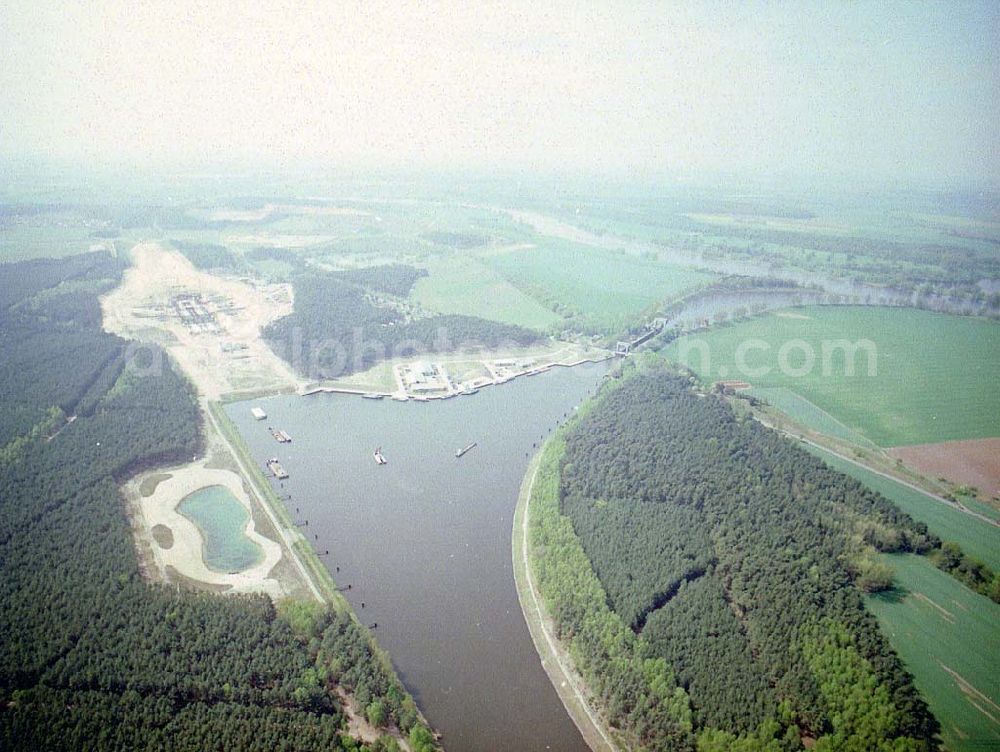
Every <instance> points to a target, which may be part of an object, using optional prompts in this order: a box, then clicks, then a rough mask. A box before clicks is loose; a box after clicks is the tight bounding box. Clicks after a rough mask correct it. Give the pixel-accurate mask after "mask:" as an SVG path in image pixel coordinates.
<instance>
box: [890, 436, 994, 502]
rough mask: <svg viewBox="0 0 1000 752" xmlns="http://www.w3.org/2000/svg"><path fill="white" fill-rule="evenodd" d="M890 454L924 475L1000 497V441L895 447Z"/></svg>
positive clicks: (968, 441) (954, 442)
mask: <svg viewBox="0 0 1000 752" xmlns="http://www.w3.org/2000/svg"><path fill="white" fill-rule="evenodd" d="M889 454H890V455H891V456H892V457H895V458H897V459H900V460H902V461H903V464H904V465H906V466H907V467H910V468H912V469H913V470H916V471H917V472H918V473H920V474H921V475H926V476H928V477H931V478H945V479H946V480H948V481H950V482H951V483H954V484H956V485H959V486H972V487H973V488H976V489H978V490H979V491H980V493H981V494H984V495H986V496H1000V438H992V439H968V440H964V441H942V442H939V443H936V444H916V445H913V446H902V447H894V448H892V449H890V450H889Z"/></svg>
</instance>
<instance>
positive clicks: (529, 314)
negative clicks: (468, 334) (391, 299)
mask: <svg viewBox="0 0 1000 752" xmlns="http://www.w3.org/2000/svg"><path fill="white" fill-rule="evenodd" d="M426 266H427V271H428V272H429V274H428V276H426V277H423V278H421V279H419V280H417V283H416V285H414V288H413V292H412V293H411V297H412V298H413V299H414V300H415V301H416V302H418V303H420V305H422V306H423V307H424V308H427V309H428V310H431V311H435V312H437V313H458V314H464V315H466V316H480V317H482V318H485V319H493V320H495V321H502V322H504V323H505V324H516V325H518V326H524V327H528V328H529V329H539V330H547V329H550V328H552V327H554V326H558V325H559V324H560V323H561V322H562V321H563V318H562V317H561V316H559V315H558V314H557V313H555V312H554V311H552V310H551V309H549V308H546V307H545V306H543V305H542V304H541V303H539V302H538V301H537V300H535V299H534V298H532V297H529V296H528V295H526V294H525V293H524V292H522V291H521V290H519V289H518V288H516V287H515V286H514V285H512V284H511V283H510V282H508V281H507V280H506V279H504V278H503V277H502V276H501V275H500V274H498V273H497V272H495V271H493V270H492V269H490V268H489V267H487V266H486V265H484V264H483V263H481V262H480V261H478V260H476V259H474V258H467V257H462V256H459V255H455V256H452V257H450V258H447V259H445V260H440V261H433V262H430V263H428V264H427V265H426Z"/></svg>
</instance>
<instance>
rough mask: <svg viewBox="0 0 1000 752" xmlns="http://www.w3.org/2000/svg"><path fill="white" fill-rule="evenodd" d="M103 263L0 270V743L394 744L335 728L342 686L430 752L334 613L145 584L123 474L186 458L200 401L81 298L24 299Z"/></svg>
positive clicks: (426, 739) (363, 643) (351, 627)
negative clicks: (0, 373)
mask: <svg viewBox="0 0 1000 752" xmlns="http://www.w3.org/2000/svg"><path fill="white" fill-rule="evenodd" d="M108 261H109V260H108V259H100V258H88V259H84V260H81V259H79V258H70V259H67V260H66V262H65V266H64V268H63V275H62V276H60V275H59V274H57V273H56V269H57V266H56V265H53V264H49V263H46V264H26V265H25V267H26V268H25V269H24V270H23V273H22V272H19V271H18V269H17V267H18V266H22V265H17V266H6V267H0V276H3V277H4V287H3V289H4V291H5V295H6V296H7V297H6V299H5V303H6V307H5V309H4V310H3V313H2V316H3V326H2V332H3V336H4V338H5V340H4V347H5V352H7V349H6V348H7V345H8V344H10V345H11V347H12V348H14V347H15V346H16V345H17V343H19V342H21V341H22V340H25V339H27V340H29V341H30V345H20V346H18V349H12V350H11V352H12V353H13V354H15V355H16V363H15V364H14V366H16V368H14V371H16V372H18V373H19V378H13V377H11V378H8V376H7V373H6V372H5V376H4V379H3V384H4V389H5V390H6V391H5V395H4V399H3V401H2V402H0V418H2V422H0V425H2V426H3V427H4V430H5V431H6V434H5V436H4V444H3V449H2V450H0V567H2V573H3V576H2V577H0V634H3V636H4V638H3V640H2V641H0V748H3V749H11V750H15V749H24V750H37V749H64V748H65V749H81V748H93V749H129V750H132V749H149V750H153V749H191V750H196V749H197V750H202V749H206V748H216V749H232V748H243V749H261V750H273V749H283V750H296V749H301V750H307V749H310V750H312V749H318V748H323V749H345V750H354V749H386V750H388V749H395V748H397V742H396V741H395V740H393V739H391V737H389V736H385V737H383V740H381V741H379V742H377V743H375V744H374V745H367V746H364V745H360V744H359V743H357V742H356V740H354V739H352V738H351V737H350V736H349V735H348V734H347V733H346V724H345V721H344V713H343V709H342V707H341V704H340V701H339V699H338V697H337V693H336V689H337V688H338V687H343V688H344V689H346V690H347V691H349V692H351V693H352V694H353V696H354V697H355V699H356V700H357V701H358V702H359V703H360V707H361V708H363V709H364V711H365V713H366V714H367V716H368V718H369V720H371V721H372V722H373V723H375V725H376V726H382V727H384V728H386V729H389V728H391V727H394V726H395V727H398V728H400V729H401V730H402V731H403V732H404V733H409V734H410V741H411V745H410V746H411V748H413V749H414V750H419V751H423V750H428V749H432V748H433V744H434V742H433V739H432V737H431V735H430V732H429V731H428V730H427V729H426V728H425V727H424V726H423V725H422V723H421V722H420V721H419V718H418V715H417V712H416V707H415V705H414V703H413V700H412V698H410V697H409V696H408V695H407V694H406V692H405V690H404V689H403V687H402V685H401V684H400V682H399V680H398V678H396V676H395V674H394V672H393V671H392V668H391V665H390V664H389V663H388V660H387V659H386V657H385V656H384V654H382V653H381V652H380V651H379V650H378V648H377V646H376V645H375V644H374V642H373V640H372V638H371V636H370V635H369V633H368V632H367V631H366V630H365V629H364V628H363V627H361V626H360V625H358V624H357V623H356V622H355V621H354V620H353V618H352V617H351V616H350V615H349V614H344V613H338V612H335V611H332V610H330V609H329V608H327V607H325V606H320V605H319V604H294V603H291V604H281V606H280V607H276V606H275V605H274V604H273V603H272V602H271V601H270V599H269V598H267V597H266V596H239V597H219V596H216V595H212V594H206V593H197V592H190V591H186V590H183V589H180V588H174V587H169V586H162V585H154V584H151V583H148V582H146V581H145V580H144V579H143V578H142V577H141V575H140V572H139V565H138V562H137V559H136V553H135V549H134V546H133V542H132V537H131V532H130V529H129V521H128V520H127V518H126V515H125V508H124V503H123V501H122V499H121V498H120V495H119V491H118V483H119V482H120V481H121V480H123V479H124V478H126V477H127V476H129V475H130V474H132V473H134V472H136V471H137V470H139V469H142V468H148V467H152V466H157V465H161V464H164V463H176V462H181V461H187V460H190V458H191V457H192V456H193V455H197V454H198V453H199V452H201V451H202V447H201V439H200V432H199V412H198V408H197V405H196V403H195V399H194V395H193V394H192V391H191V389H190V387H189V385H188V384H187V382H186V381H185V380H184V379H183V378H182V377H181V376H180V375H178V373H177V372H176V371H175V370H174V369H173V368H172V367H171V365H170V363H169V360H168V359H167V358H166V357H165V356H164V355H163V353H160V352H158V351H155V350H149V349H145V350H142V349H140V350H136V351H134V352H133V351H132V349H131V348H129V347H127V346H126V343H124V342H123V341H121V340H119V339H118V338H116V337H113V336H111V335H107V334H104V333H103V332H101V330H100V328H99V322H98V323H95V322H94V320H93V318H92V317H91V316H90V313H89V311H90V310H91V309H92V304H93V302H94V301H92V300H90V301H88V300H85V299H84V297H81V296H79V295H76V294H74V293H67V297H68V299H67V300H64V301H62V302H61V304H60V306H59V308H58V310H59V311H60V315H59V316H52V315H50V311H51V309H50V308H49V307H48V304H47V303H45V301H46V300H47V299H48V298H46V297H45V296H40V295H39V293H41V292H43V291H52V293H51V299H53V300H55V299H58V298H59V297H63V296H62V294H61V292H60V290H61V289H67V288H68V289H69V290H76V289H77V288H76V287H74V285H72V284H70V283H71V282H72V281H73V280H78V279H80V277H81V274H83V275H86V274H92V273H99V274H105V273H106V272H107V271H108V269H106V268H104V267H103V266H102V265H107V264H108ZM60 263H62V262H60ZM94 264H96V265H97V266H93V265H94ZM84 269H89V270H90V271H85V272H81V270H84ZM89 294H90V295H91V297H93V296H94V294H95V293H93V292H91V293H89ZM28 300H35V301H36V302H40V305H38V306H27V305H22V303H24V302H25V301H28ZM74 306H76V310H77V312H78V315H77V316H75V317H74V316H72V315H69V314H70V313H71V311H72V310H73V307H74ZM4 366H5V367H6V368H12V367H14V366H12V365H11V362H10V360H8V359H5V363H4ZM39 414H40V415H41V416H42V418H41V420H40V421H39V422H38V423H37V424H36V425H35V426H34V428H33V429H31V430H27V431H22V430H21V428H22V427H23V425H25V424H26V422H30V420H33V419H34V417H35V416H37V415H39ZM65 415H75V416H76V420H74V421H72V422H69V423H67V422H66V421H65V420H64V416H65ZM12 431H14V432H16V438H14V439H11V438H10V437H11V432H12Z"/></svg>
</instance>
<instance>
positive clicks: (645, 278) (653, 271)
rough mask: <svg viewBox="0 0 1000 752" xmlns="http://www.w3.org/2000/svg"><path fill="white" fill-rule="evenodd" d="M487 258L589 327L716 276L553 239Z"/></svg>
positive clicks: (628, 316)
mask: <svg viewBox="0 0 1000 752" xmlns="http://www.w3.org/2000/svg"><path fill="white" fill-rule="evenodd" d="M483 260H484V261H485V263H487V264H488V265H489V266H490V267H491V268H492V269H494V270H495V271H497V272H499V273H500V274H501V275H503V276H504V277H505V278H506V279H508V280H509V281H510V282H512V283H513V284H514V285H516V286H517V287H519V288H521V289H522V290H524V291H526V292H528V293H529V294H530V295H532V296H533V297H536V298H538V299H540V300H543V301H544V302H545V303H546V304H548V305H550V306H552V307H553V308H559V309H561V310H564V311H565V312H567V313H569V314H573V315H576V316H578V317H579V319H580V323H582V324H584V325H585V326H589V327H593V328H597V329H601V330H603V331H608V332H611V331H616V330H619V329H621V328H623V327H625V326H628V325H629V324H631V323H634V318H635V317H636V316H638V315H639V314H641V313H642V312H643V311H644V310H646V309H647V308H649V307H650V306H652V305H654V304H656V303H660V302H663V301H667V300H670V299H671V298H674V297H677V296H678V295H680V294H681V293H683V292H685V291H687V290H691V289H693V288H696V287H699V286H701V285H704V284H706V283H707V282H709V281H710V280H711V276H710V275H708V274H703V273H701V272H695V271H691V270H688V269H685V268H683V267H680V266H676V265H673V264H667V263H661V262H658V261H654V260H651V259H643V258H639V257H636V256H628V255H626V254H624V253H616V252H613V251H607V250H603V249H600V248H594V247H592V246H585V245H578V244H575V243H570V242H568V241H563V240H556V239H552V238H543V239H540V240H539V244H538V245H537V246H536V247H533V248H520V249H517V250H511V251H508V252H505V253H494V254H490V255H488V256H484V257H483Z"/></svg>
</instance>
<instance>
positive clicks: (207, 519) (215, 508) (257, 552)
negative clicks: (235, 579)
mask: <svg viewBox="0 0 1000 752" xmlns="http://www.w3.org/2000/svg"><path fill="white" fill-rule="evenodd" d="M177 511H178V512H180V513H181V514H183V515H184V516H185V517H187V518H188V519H189V520H191V521H192V522H193V523H194V524H195V525H197V526H198V529H199V530H200V531H201V535H202V538H203V539H204V543H203V545H202V557H203V558H204V559H205V565H206V566H207V567H208V568H209V569H214V570H215V571H216V572H227V573H228V572H242V571H243V570H244V569H249V568H250V567H252V566H254V565H255V564H257V563H258V562H260V560H261V559H262V558H264V551H263V549H262V548H261V547H260V546H259V545H257V544H256V543H255V542H254V541H252V540H250V539H249V538H247V536H246V534H245V532H244V530H245V529H246V525H247V521H248V520H249V519H250V513H249V512H248V511H247V508H246V507H245V506H243V504H241V503H240V501H239V499H237V498H235V497H234V496H233V494H232V493H231V492H230V491H229V489H228V488H226V487H225V486H207V487H205V488H201V489H199V490H197V491H195V492H194V493H192V494H188V495H187V496H185V497H184V498H183V499H182V500H181V503H180V504H178V505H177Z"/></svg>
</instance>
